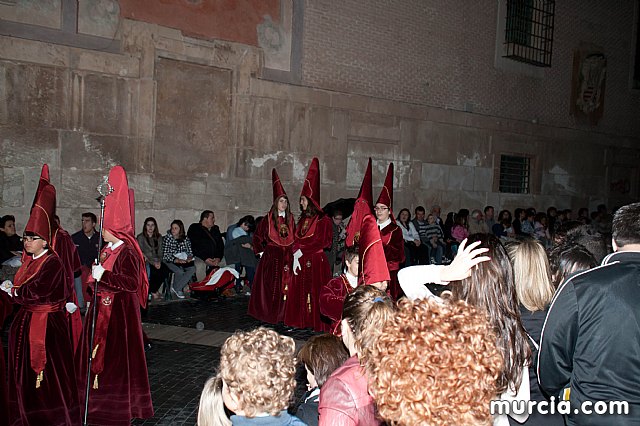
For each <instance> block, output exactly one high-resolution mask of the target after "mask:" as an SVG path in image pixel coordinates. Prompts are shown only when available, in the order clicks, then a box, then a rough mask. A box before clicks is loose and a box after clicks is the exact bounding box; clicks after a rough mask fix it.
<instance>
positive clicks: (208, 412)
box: [197, 376, 231, 426]
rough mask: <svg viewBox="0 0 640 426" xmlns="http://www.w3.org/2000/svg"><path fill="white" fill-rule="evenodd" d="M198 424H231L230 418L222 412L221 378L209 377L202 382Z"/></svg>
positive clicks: (204, 425) (199, 425) (222, 425)
mask: <svg viewBox="0 0 640 426" xmlns="http://www.w3.org/2000/svg"><path fill="white" fill-rule="evenodd" d="M197 425H198V426H231V420H229V418H228V417H227V414H226V413H225V412H224V401H223V400H222V378H221V377H220V376H213V377H210V378H209V380H207V381H206V383H205V384H204V388H203V389H202V394H201V395H200V406H199V407H198V422H197Z"/></svg>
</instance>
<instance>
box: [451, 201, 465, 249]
mask: <svg viewBox="0 0 640 426" xmlns="http://www.w3.org/2000/svg"><path fill="white" fill-rule="evenodd" d="M468 218H469V210H467V209H460V210H459V211H458V214H457V215H456V216H455V218H454V221H453V226H452V227H451V238H452V239H453V240H454V241H453V242H452V244H451V251H452V252H453V255H454V256H455V254H456V253H457V252H458V246H459V245H460V243H461V242H462V241H463V240H465V239H466V238H467V237H468V236H469V222H468Z"/></svg>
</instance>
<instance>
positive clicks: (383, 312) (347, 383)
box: [318, 285, 394, 426]
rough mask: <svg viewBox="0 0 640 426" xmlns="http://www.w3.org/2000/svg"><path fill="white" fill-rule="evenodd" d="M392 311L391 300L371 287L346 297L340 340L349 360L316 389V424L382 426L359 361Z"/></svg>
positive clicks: (364, 371) (362, 287)
mask: <svg viewBox="0 0 640 426" xmlns="http://www.w3.org/2000/svg"><path fill="white" fill-rule="evenodd" d="M393 312H394V304H393V301H392V300H391V299H390V298H389V296H387V294H386V293H384V292H383V291H381V290H378V289H377V288H375V287H374V286H370V285H365V286H360V287H358V288H356V289H355V290H354V291H353V292H352V293H350V294H348V295H347V298H346V299H345V301H344V308H343V311H342V322H341V327H342V341H343V342H344V344H345V346H346V347H347V350H348V351H349V355H350V356H351V358H349V359H348V360H347V361H346V362H345V363H344V364H343V365H342V367H340V368H338V369H337V370H335V371H334V372H333V374H332V375H331V376H330V377H329V379H327V381H326V382H325V383H324V386H323V387H322V389H321V390H320V404H319V407H318V412H319V413H320V421H319V425H321V426H333V425H344V426H348V425H353V426H355V425H381V424H383V422H382V421H381V420H380V419H378V416H377V410H376V405H375V402H374V400H373V398H372V397H371V395H370V394H369V391H368V376H367V372H366V370H365V369H364V368H363V367H362V365H361V362H364V359H363V355H364V354H366V351H367V350H368V349H369V348H370V347H371V345H372V344H373V342H374V339H375V335H376V333H377V332H379V331H380V330H382V329H383V328H384V326H385V324H386V322H387V320H388V319H389V318H390V317H391V316H392V315H393Z"/></svg>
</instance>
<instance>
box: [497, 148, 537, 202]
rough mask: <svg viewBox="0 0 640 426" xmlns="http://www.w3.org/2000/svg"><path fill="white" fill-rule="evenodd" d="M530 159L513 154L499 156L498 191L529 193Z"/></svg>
mask: <svg viewBox="0 0 640 426" xmlns="http://www.w3.org/2000/svg"><path fill="white" fill-rule="evenodd" d="M530 175H531V159H530V158H529V157H520V156H515V155H501V156H500V185H499V190H500V192H507V193H511V194H529V192H530V186H529V180H530V179H529V178H530Z"/></svg>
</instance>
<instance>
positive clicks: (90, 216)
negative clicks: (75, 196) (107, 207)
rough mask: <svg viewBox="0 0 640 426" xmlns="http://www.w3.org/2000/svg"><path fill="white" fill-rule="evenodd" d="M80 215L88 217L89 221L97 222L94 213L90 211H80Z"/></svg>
mask: <svg viewBox="0 0 640 426" xmlns="http://www.w3.org/2000/svg"><path fill="white" fill-rule="evenodd" d="M82 217H88V218H90V219H91V222H93V223H98V218H97V217H96V215H95V214H93V213H91V212H84V213H82Z"/></svg>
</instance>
